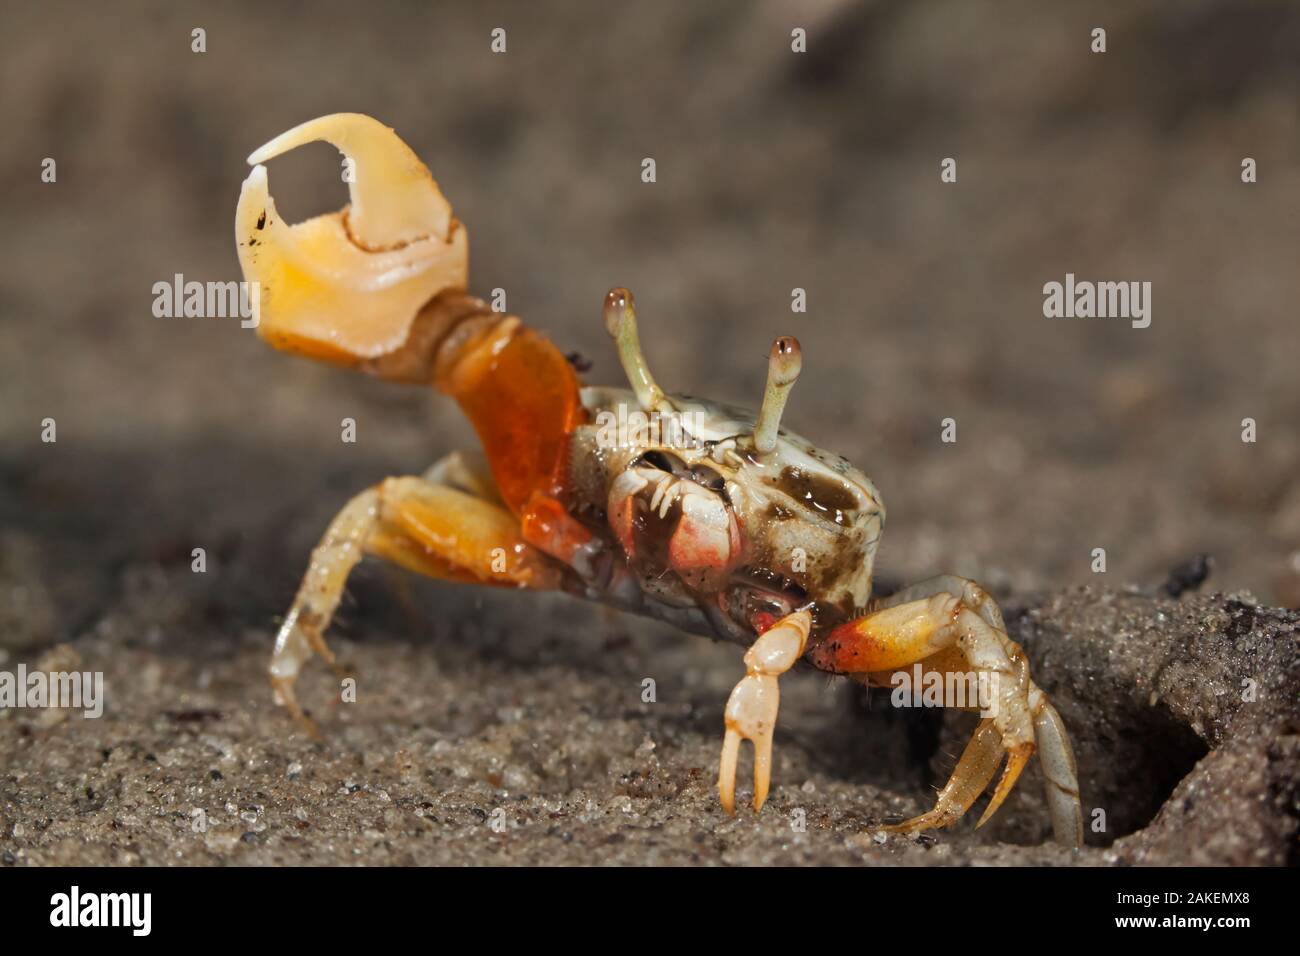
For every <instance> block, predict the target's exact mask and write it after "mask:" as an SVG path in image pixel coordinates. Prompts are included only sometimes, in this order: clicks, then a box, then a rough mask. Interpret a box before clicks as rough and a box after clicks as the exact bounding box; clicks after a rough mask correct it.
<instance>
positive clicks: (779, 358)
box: [754, 335, 803, 454]
mask: <svg viewBox="0 0 1300 956" xmlns="http://www.w3.org/2000/svg"><path fill="white" fill-rule="evenodd" d="M802 368H803V354H802V351H801V350H800V348H799V340H798V339H796V338H795V337H794V336H792V335H783V336H781V337H780V338H779V339H777V340H776V341H775V342H773V343H772V351H771V352H769V353H768V357H767V388H766V389H764V391H763V407H762V409H760V410H759V413H758V421H757V422H755V423H754V447H755V448H756V449H758V451H759V452H760V453H762V454H767V453H768V452H770V451H772V450H774V449H775V448H776V435H777V430H778V429H779V428H780V427H781V414H782V413H783V412H784V411H785V402H786V399H787V398H788V397H789V396H790V389H791V388H793V387H794V383H795V382H796V381H797V380H798V378H799V371H800V370H801V369H802Z"/></svg>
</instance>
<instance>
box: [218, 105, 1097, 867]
mask: <svg viewBox="0 0 1300 956" xmlns="http://www.w3.org/2000/svg"><path fill="white" fill-rule="evenodd" d="M317 140H324V141H326V142H329V143H332V144H333V145H334V146H335V147H336V148H338V150H339V151H340V152H342V153H343V154H344V156H346V157H347V158H348V160H351V163H350V166H351V168H352V170H353V173H354V175H352V176H351V178H350V181H349V192H350V200H351V201H350V203H349V205H348V206H346V207H345V208H344V209H343V210H341V211H339V212H337V213H332V214H329V215H324V216H319V217H317V218H315V219H311V220H308V221H306V222H302V223H298V224H297V225H290V224H289V223H286V222H285V221H284V220H282V219H281V218H280V216H279V214H278V213H277V212H276V208H275V203H274V201H273V200H272V199H271V196H270V194H269V192H268V189H267V176H266V167H265V166H263V165H261V164H262V163H265V162H266V161H267V160H270V159H272V158H273V157H276V156H279V155H280V154H282V153H285V152H287V151H289V150H291V149H294V148H295V147H298V146H300V145H302V144H304V143H309V142H313V141H317ZM248 161H249V163H250V164H251V165H252V166H253V170H252V173H251V174H250V175H249V176H248V178H247V179H246V180H245V181H244V184H243V189H242V192H241V194H240V197H239V206H238V209H237V211H236V214H235V236H236V242H237V243H238V251H239V261H240V265H241V266H242V268H243V272H244V277H245V279H246V280H248V281H249V282H250V283H257V284H258V285H257V286H253V288H260V292H261V298H260V314H259V318H260V322H259V324H258V334H259V335H260V336H261V337H262V338H263V339H265V340H266V341H267V342H269V343H270V344H271V345H273V346H275V347H276V348H278V349H283V350H285V351H288V352H294V353H297V354H300V355H305V356H309V357H311V358H314V359H319V360H322V361H325V362H329V363H332V364H335V365H341V366H346V367H349V368H355V369H360V370H362V371H364V372H368V373H370V374H371V375H376V376H378V377H380V378H382V379H386V380H389V381H393V382H406V383H414V384H419V385H429V386H432V387H433V388H434V389H436V390H437V391H439V392H443V393H445V394H447V395H450V396H451V397H452V398H453V399H455V400H456V401H457V402H458V403H459V405H460V407H461V409H462V410H463V411H464V413H465V414H466V415H467V416H468V417H469V420H470V422H471V423H472V424H473V426H474V429H475V430H476V432H477V433H478V436H479V439H480V440H481V442H482V453H481V454H453V455H450V456H448V457H447V458H444V459H443V460H442V461H440V462H438V463H437V464H435V465H434V466H433V467H432V468H430V469H429V470H428V471H426V472H425V473H424V474H422V475H409V476H405V477H394V478H387V479H385V480H384V481H382V482H380V483H379V484H377V485H376V486H374V487H372V488H368V489H366V490H365V491H362V492H361V493H360V494H359V495H357V496H356V497H355V498H353V499H352V500H351V501H349V502H348V503H347V504H346V505H345V506H344V507H343V510H342V511H340V512H339V513H338V516H337V517H336V518H334V520H333V521H332V522H331V524H330V525H329V528H328V529H327V530H326V531H325V534H324V537H323V538H322V539H321V541H320V543H319V544H318V545H317V546H316V548H315V550H314V551H313V552H312V555H311V566H310V567H309V569H308V571H307V574H306V577H305V578H304V579H303V582H302V585H301V588H300V589H299V591H298V594H297V597H296V598H295V599H294V602H293V605H292V607H291V608H290V609H289V612H288V614H287V615H286V617H285V619H284V622H283V625H282V626H281V628H280V630H279V633H278V635H277V637H276V641H275V650H274V653H273V655H272V658H271V665H270V674H271V681H272V684H273V687H274V689H275V694H276V697H277V700H278V701H279V702H280V703H281V704H283V705H284V706H285V707H287V708H288V710H289V711H290V712H291V713H292V714H293V715H294V716H295V717H296V718H297V719H298V720H299V721H301V722H303V723H304V724H305V725H307V726H308V727H311V726H312V725H311V724H310V721H309V720H308V718H307V717H306V715H305V714H304V713H303V711H302V708H301V707H300V706H299V704H298V701H297V698H296V696H295V694H294V682H295V681H296V679H297V677H298V674H299V671H300V670H301V668H302V666H303V664H304V663H305V662H306V661H307V660H309V659H310V658H311V657H312V655H313V654H319V655H320V656H321V657H322V658H324V659H325V660H326V661H327V662H329V663H330V664H331V665H335V666H337V665H336V662H335V658H334V655H333V653H332V652H331V651H330V649H329V647H328V646H327V645H326V643H325V640H324V632H325V630H326V627H327V626H328V624H329V622H330V619H331V617H332V616H333V614H334V610H335V608H336V607H337V605H338V602H339V599H340V596H341V594H342V591H343V589H344V585H345V582H346V580H347V577H348V574H349V573H350V572H351V571H352V569H353V568H354V567H355V566H356V564H357V562H358V561H360V560H361V559H362V557H363V556H365V555H373V556H376V557H379V558H383V559H386V560H388V561H391V562H394V563H396V564H398V565H401V566H402V567H405V568H407V569H410V570H412V571H415V572H418V573H420V574H425V575H428V576H430V577H434V578H442V579H450V580H454V581H462V582H468V583H474V584H484V585H495V586H505V587H517V588H532V589H543V590H560V591H565V592H568V593H570V594H573V595H577V596H580V597H583V598H586V599H588V600H594V601H599V602H601V603H604V604H608V605H612V606H614V607H616V608H621V609H624V610H628V611H632V612H636V613H639V614H644V615H649V616H652V617H655V618H659V619H662V620H665V621H668V622H671V623H672V624H674V625H676V626H677V627H679V628H681V629H682V630H685V631H689V632H693V633H697V634H706V635H710V636H717V637H721V638H723V639H725V640H728V641H732V642H735V643H737V644H739V645H742V646H744V647H746V648H747V650H746V651H745V655H744V664H745V671H746V673H745V676H744V677H743V678H741V680H740V682H739V683H738V684H736V687H735V690H733V691H732V693H731V697H730V699H729V700H728V701H727V705H726V709H725V712H724V722H725V735H724V738H723V743H722V758H721V766H720V769H719V773H718V794H719V796H720V798H721V802H722V806H723V808H724V809H725V810H726V811H727V812H728V813H732V812H734V801H735V777H736V765H737V758H738V755H739V750H740V743H741V741H742V740H749V741H751V742H752V744H753V748H754V796H753V806H754V809H755V810H758V809H759V808H761V807H762V805H763V802H764V800H766V798H767V793H768V785H769V780H770V777H771V766H772V735H773V730H774V728H775V726H776V715H777V705H778V701H779V691H778V685H777V681H778V678H779V677H780V676H781V675H782V674H784V673H785V672H786V671H788V670H790V668H791V667H793V666H794V665H795V664H796V663H798V662H799V661H805V662H806V663H807V664H809V665H811V666H812V667H814V668H816V669H817V670H820V671H825V672H827V673H831V674H844V675H847V676H848V677H850V678H852V679H853V680H856V681H858V682H860V683H862V684H864V685H868V686H886V687H887V686H892V685H893V684H894V683H895V682H894V681H893V680H892V679H891V678H893V676H894V675H895V674H896V673H899V672H902V671H908V670H909V669H911V671H913V672H924V673H925V674H932V673H933V674H936V675H938V676H939V677H945V676H947V675H950V674H953V673H959V674H960V673H971V672H976V673H980V674H985V675H989V674H991V675H992V676H993V677H995V678H997V679H996V681H994V682H993V684H994V686H995V687H996V699H995V700H993V701H992V706H991V707H988V708H986V709H985V708H981V715H982V719H981V720H980V722H979V724H978V726H977V727H976V729H975V732H974V735H973V736H972V737H971V740H970V742H969V743H968V744H967V746H966V749H965V750H964V751H963V753H962V755H961V758H960V760H959V761H958V763H957V766H956V768H955V770H954V771H953V773H952V777H951V779H949V781H948V783H947V784H946V785H945V786H944V788H943V789H942V790H941V791H940V792H939V796H938V800H937V802H936V804H935V806H934V808H933V809H932V810H930V811H929V812H927V813H923V814H921V815H920V816H918V817H915V818H913V819H910V820H907V821H905V822H903V823H899V824H894V825H891V826H886V827H883V828H882V829H886V830H893V831H900V832H915V831H919V830H925V829H928V828H932V827H945V826H949V825H951V824H953V823H955V822H956V821H957V820H958V819H960V818H961V817H962V815H963V814H965V813H966V811H967V810H969V809H970V807H971V805H972V804H973V803H974V802H975V801H976V800H977V799H978V798H979V796H980V795H981V794H982V793H983V792H984V790H985V789H986V788H987V787H988V785H989V783H990V781H991V780H992V779H993V775H994V774H995V772H996V771H997V769H998V767H999V766H1000V765H1001V764H1002V760H1003V756H1004V755H1005V757H1006V766H1005V769H1004V770H1003V772H1002V776H1001V779H1000V781H999V782H998V784H997V788H996V789H995V790H994V792H993V796H992V798H991V800H990V802H989V804H988V808H987V809H986V810H985V812H984V815H983V817H982V818H981V820H980V823H981V824H982V823H984V822H985V821H986V820H987V819H988V818H989V817H990V816H991V815H992V814H993V813H994V812H995V811H996V810H997V808H998V807H999V806H1000V805H1001V804H1002V802H1003V801H1004V800H1005V799H1006V797H1007V795H1008V794H1009V793H1010V792H1011V790H1012V788H1013V787H1014V786H1015V783H1016V780H1017V779H1018V778H1019V776H1020V774H1021V771H1022V770H1023V769H1024V767H1025V764H1026V762H1027V761H1028V760H1029V758H1030V757H1031V756H1032V755H1033V754H1034V753H1035V752H1037V753H1038V755H1039V759H1040V761H1041V764H1042V770H1043V776H1044V779H1045V780H1046V791H1047V805H1048V808H1049V811H1050V814H1051V820H1052V826H1053V830H1054V833H1055V837H1056V839H1057V841H1058V842H1060V843H1063V844H1066V845H1068V846H1079V845H1080V844H1081V843H1082V833H1083V826H1082V817H1081V813H1080V805H1079V785H1078V779H1077V772H1076V769H1075V762H1074V756H1073V753H1072V752H1071V748H1070V741H1069V737H1068V735H1067V733H1066V730H1065V726H1064V724H1063V723H1062V721H1061V718H1060V716H1059V715H1058V714H1057V712H1056V710H1055V708H1053V707H1052V705H1051V703H1050V702H1049V701H1048V699H1047V696H1046V695H1045V694H1044V693H1043V692H1042V690H1040V689H1039V688H1038V686H1037V685H1036V684H1035V683H1034V682H1033V680H1031V679H1030V676H1029V669H1028V662H1027V660H1026V657H1025V654H1024V652H1023V651H1022V650H1021V648H1020V647H1019V646H1018V645H1017V644H1016V643H1015V642H1014V641H1012V640H1011V639H1010V638H1009V637H1008V636H1007V630H1006V626H1005V624H1004V623H1003V618H1002V613H1001V611H1000V610H999V608H998V606H997V604H996V603H995V602H994V601H993V599H992V598H991V597H990V596H989V595H988V593H987V592H985V591H984V589H983V588H981V587H980V586H979V585H978V584H976V583H974V582H973V581H968V580H966V579H964V578H959V577H955V576H953V575H943V576H940V577H936V578H933V579H932V580H929V581H926V582H925V583H922V584H917V585H914V586H912V587H908V588H906V589H904V590H902V591H899V592H897V593H895V594H892V595H890V596H889V597H886V598H876V599H873V598H872V596H871V575H872V564H873V561H874V558H875V553H876V547H877V544H878V542H879V541H880V534H881V530H882V528H883V527H884V522H885V509H884V506H883V505H882V504H881V500H880V496H879V494H878V493H877V492H876V489H875V487H874V486H873V485H872V483H871V481H870V479H868V478H867V476H866V475H864V474H863V473H862V472H861V471H859V470H858V469H856V468H854V467H853V466H852V465H851V464H849V462H847V461H846V460H844V459H843V458H841V457H839V456H837V455H833V454H829V453H827V452H825V451H822V450H821V449H819V448H817V447H815V446H814V445H812V444H811V443H810V442H808V441H806V440H805V439H803V438H800V437H799V436H798V435H795V434H794V433H792V432H789V431H786V430H784V429H781V428H779V423H780V419H781V414H782V411H783V409H784V407H785V402H786V397H787V395H788V393H789V391H790V389H791V387H792V386H793V385H794V383H795V380H796V378H797V377H798V375H799V371H800V365H801V358H800V350H799V343H798V342H797V341H796V340H795V339H793V338H789V337H785V338H779V339H777V340H776V342H775V344H773V346H772V350H771V353H770V358H769V366H768V378H767V387H766V392H765V394H764V396H763V403H762V407H761V409H760V410H759V412H758V414H757V415H756V416H755V415H753V414H751V413H747V412H743V411H739V410H736V409H733V408H729V407H726V406H722V405H717V404H714V403H712V402H706V401H701V400H697V399H692V398H686V397H679V396H674V395H669V394H667V393H666V392H664V391H663V390H662V389H661V388H660V387H659V385H658V384H656V382H655V379H654V378H653V376H651V374H650V370H649V368H648V367H647V364H646V361H645V358H644V356H643V355H642V352H641V346H640V342H639V339H638V334H637V320H636V311H635V308H634V306H633V300H632V296H631V294H630V293H629V292H628V291H627V290H625V289H614V290H613V291H611V292H610V293H609V294H608V296H606V298H605V303H604V322H605V327H606V329H607V331H608V332H609V334H610V335H611V336H612V338H613V339H614V341H615V343H616V346H617V350H618V355H619V359H620V361H621V363H622V366H623V370H624V372H625V373H626V375H627V378H628V381H629V383H630V385H631V389H630V390H628V389H619V388H585V387H583V386H582V385H580V383H579V381H578V378H577V375H576V372H575V369H574V367H573V364H571V363H570V361H569V360H568V359H566V357H565V356H564V354H562V353H561V352H560V351H559V350H558V349H557V348H556V347H555V346H554V345H552V344H551V342H550V341H548V340H547V339H546V338H545V337H544V336H542V335H541V334H539V333H538V332H537V331H535V330H533V329H531V328H529V327H527V326H526V325H524V324H523V323H522V322H521V321H520V320H519V319H518V318H517V317H515V316H513V315H508V314H505V313H503V312H496V311H493V310H492V309H491V308H489V306H488V305H487V303H485V302H483V301H482V300H480V299H477V298H474V297H472V296H470V295H469V294H467V293H466V291H465V290H466V287H467V284H468V271H469V270H468V252H469V242H468V237H467V235H466V230H465V227H464V225H462V224H461V223H460V222H459V221H458V220H457V219H456V218H455V217H454V216H453V215H452V210H451V206H450V204H449V203H448V202H447V200H446V199H445V198H443V195H442V193H441V192H440V191H439V189H438V185H437V183H436V182H435V181H434V179H433V176H432V175H431V174H430V173H429V170H428V169H427V168H426V167H425V165H424V164H423V163H422V162H421V161H420V159H419V158H418V157H417V156H416V154H415V153H414V152H413V151H412V150H411V149H410V147H408V146H407V145H406V144H405V143H404V142H403V141H402V140H401V139H400V138H398V136H397V134H396V133H395V132H394V131H393V130H391V129H389V128H388V127H386V126H384V125H383V124H381V123H379V122H378V121H377V120H374V119H372V118H370V117H368V116H364V115H361V114H355V113H340V114H335V115H332V116H324V117H321V118H319V119H315V120H312V121H310V122H307V123H304V124H302V125H301V126H298V127H296V128H294V129H292V130H289V131H288V132H286V133H283V134H282V135H280V136H278V137H276V138H275V139H273V140H271V141H270V142H269V143H267V144H266V145H265V146H263V147H262V148H261V149H259V150H257V151H256V152H254V153H253V154H252V155H251V156H249V158H248ZM345 178H347V177H345ZM638 416H639V417H638ZM615 422H617V423H618V425H619V427H617V428H615V427H613V423H615ZM630 423H634V424H635V426H636V427H630V428H624V427H622V426H623V425H625V424H630ZM647 425H649V426H651V427H644V426H647ZM654 426H660V427H654ZM918 665H919V669H918ZM945 703H946V702H945ZM967 709H975V708H973V707H968V708H967Z"/></svg>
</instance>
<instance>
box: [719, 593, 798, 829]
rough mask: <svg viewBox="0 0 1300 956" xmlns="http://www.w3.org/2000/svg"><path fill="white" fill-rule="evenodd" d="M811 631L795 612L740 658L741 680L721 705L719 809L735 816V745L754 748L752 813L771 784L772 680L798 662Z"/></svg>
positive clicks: (775, 694)
mask: <svg viewBox="0 0 1300 956" xmlns="http://www.w3.org/2000/svg"><path fill="white" fill-rule="evenodd" d="M811 627H812V615H810V614H809V613H808V612H807V611H795V612H794V613H793V614H789V615H787V616H786V617H783V618H782V619H781V620H779V621H777V622H776V623H775V624H774V625H772V626H771V627H770V628H768V629H767V630H766V631H764V632H763V634H762V635H761V636H760V637H759V638H758V640H756V641H755V642H754V643H753V644H752V645H750V648H749V650H747V651H746V652H745V671H746V673H745V676H744V677H743V678H742V679H741V681H740V683H739V684H737V685H736V687H735V689H734V690H733V691H732V692H731V697H730V698H728V699H727V708H726V711H725V717H724V719H725V723H726V728H727V730H726V735H725V736H724V737H723V741H722V761H721V766H720V767H719V769H718V797H719V798H720V799H721V801H722V808H723V809H724V810H726V811H727V812H728V813H734V812H735V803H736V760H737V757H738V756H739V754H740V742H741V741H742V740H749V741H752V742H753V744H754V809H755V810H759V809H761V808H762V806H763V803H764V801H765V800H767V790H768V786H769V784H770V782H771V779H772V734H773V732H774V731H775V730H776V712H777V707H778V705H779V703H780V699H781V695H780V690H779V689H778V688H777V678H778V677H780V675H782V674H784V673H785V672H786V671H788V670H789V669H790V668H791V667H793V666H794V665H795V662H796V661H798V660H799V658H800V657H802V656H803V649H804V645H805V644H806V643H807V642H808V631H809V629H810V628H811Z"/></svg>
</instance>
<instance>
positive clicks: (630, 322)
mask: <svg viewBox="0 0 1300 956" xmlns="http://www.w3.org/2000/svg"><path fill="white" fill-rule="evenodd" d="M605 331H606V332H608V333H609V334H610V336H611V337H612V338H613V339H614V343H615V345H616V346H617V347H618V359H619V361H620V362H621V363H622V364H623V372H624V374H626V375H627V380H628V382H629V384H631V386H632V391H633V392H634V393H635V394H636V400H637V403H638V404H639V405H640V406H641V407H642V408H644V409H645V410H646V411H654V410H655V409H657V408H658V407H659V404H660V403H661V402H662V401H663V400H664V392H663V389H661V388H660V387H659V386H658V385H657V384H656V383H655V380H654V376H653V375H651V374H650V367H649V366H648V365H647V364H646V360H645V355H643V354H642V352H641V338H640V336H638V335H637V330H636V305H635V304H634V303H633V301H632V293H631V292H629V291H628V290H627V289H622V288H619V289H610V290H609V294H608V295H606V296H605Z"/></svg>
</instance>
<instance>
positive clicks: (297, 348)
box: [235, 113, 469, 365]
mask: <svg viewBox="0 0 1300 956" xmlns="http://www.w3.org/2000/svg"><path fill="white" fill-rule="evenodd" d="M316 140H324V141H326V142H329V143H331V144H333V145H334V146H335V147H337V148H338V150H339V151H340V152H341V153H343V155H344V156H346V157H347V158H348V160H349V163H348V166H347V170H346V174H345V176H344V179H345V180H346V181H347V183H348V192H349V195H350V198H351V203H350V204H349V205H348V206H347V207H346V208H345V209H343V210H340V211H339V212H336V213H330V214H328V215H324V216H317V217H316V218H315V219H309V220H307V221H306V222H301V223H298V224H296V225H290V224H288V223H286V222H284V221H283V219H282V218H281V217H280V215H279V213H278V212H277V210H276V208H275V201H274V200H273V199H272V198H271V195H270V192H269V190H268V187H267V176H266V167H265V166H262V165H260V164H261V163H264V162H266V161H268V160H270V159H273V158H274V157H276V156H279V155H281V154H282V153H285V152H288V151H289V150H291V149H295V148H296V147H298V146H301V145H303V144H304V143H310V142H313V141H316ZM248 161H249V162H250V163H252V164H254V165H253V171H252V172H251V173H250V174H249V176H248V178H247V179H246V180H244V185H243V189H242V190H241V192H240V196H239V206H238V209H237V210H236V212H235V241H236V243H237V244H238V250H239V263H240V266H241V267H242V268H243V271H244V278H245V279H246V280H248V281H249V282H250V283H254V290H256V291H260V292H261V293H262V294H261V295H260V297H259V310H260V311H259V313H258V319H259V324H258V334H259V335H261V336H262V338H264V339H265V340H266V341H268V342H270V343H271V344H272V345H274V346H276V347H277V348H282V349H287V350H289V351H293V352H298V353H301V354H305V355H309V356H312V357H314V358H321V359H326V360H329V361H334V362H337V363H340V364H344V365H357V364H359V363H360V362H362V361H364V360H366V359H373V358H376V357H378V356H381V355H385V354H387V353H389V352H392V351H395V350H396V349H398V348H400V347H401V346H402V345H403V344H404V343H405V341H406V339H407V336H408V334H409V332H410V329H411V324H412V322H413V321H414V319H415V316H416V314H417V313H418V312H419V311H420V309H421V308H422V307H423V306H424V305H425V304H426V303H427V302H429V301H430V300H431V299H432V298H434V297H435V296H436V295H438V294H439V293H440V292H443V291H446V290H449V289H456V290H459V289H464V288H465V286H466V283H467V281H468V278H469V240H468V237H467V236H466V233H465V229H464V227H463V226H462V225H461V224H460V223H459V222H458V221H457V220H456V219H455V217H454V216H453V215H452V211H451V205H450V204H449V203H448V202H447V200H446V199H445V198H444V197H443V195H442V193H441V192H440V191H439V189H438V184H437V183H436V182H434V179H433V176H432V175H431V174H430V173H429V170H428V169H427V168H426V167H425V165H424V164H423V163H422V162H420V159H419V157H417V156H416V155H415V153H414V152H412V150H411V148H410V147H409V146H407V145H406V144H405V143H404V142H402V140H401V139H400V138H399V137H398V136H397V134H396V133H394V132H393V131H392V130H391V129H389V128H388V127H387V126H385V125H384V124H382V123H380V122H379V121H378V120H375V119H372V118H371V117H369V116H363V115H361V114H359V113H335V114H333V115H330V116H322V117H320V118H319V119H314V120H310V121H309V122H306V123H303V124H302V125H301V126H296V127H294V128H293V129H291V130H289V131H288V132H286V133H282V134H281V135H279V136H277V137H276V138H275V139H273V140H271V141H270V142H269V143H267V144H266V145H265V146H263V147H262V148H261V149H258V150H255V151H254V152H253V154H252V155H251V156H249V157H248Z"/></svg>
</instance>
